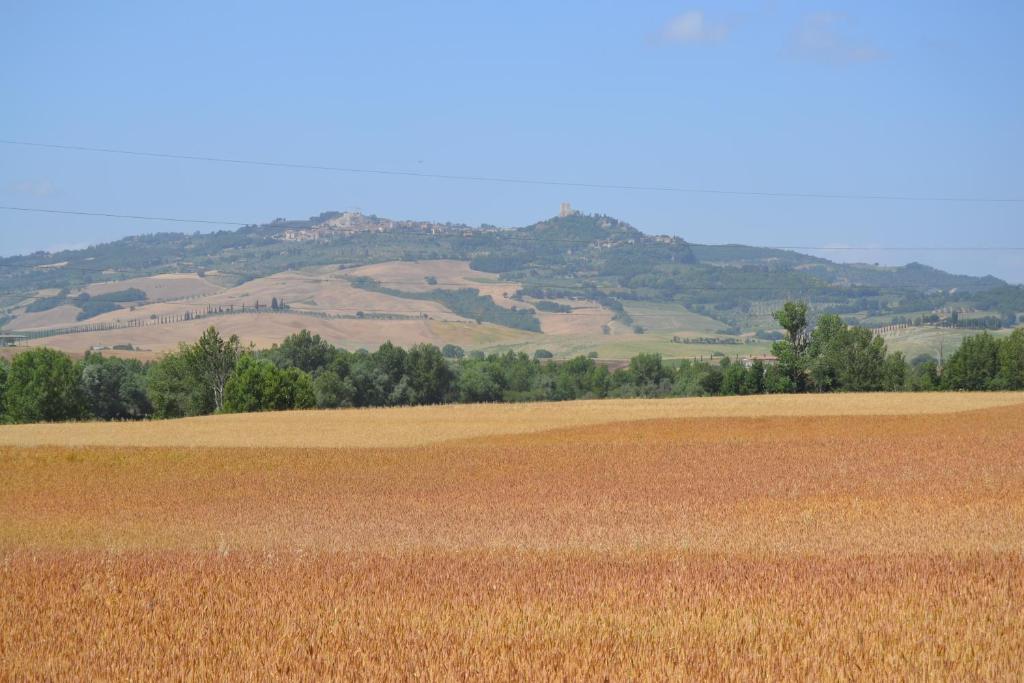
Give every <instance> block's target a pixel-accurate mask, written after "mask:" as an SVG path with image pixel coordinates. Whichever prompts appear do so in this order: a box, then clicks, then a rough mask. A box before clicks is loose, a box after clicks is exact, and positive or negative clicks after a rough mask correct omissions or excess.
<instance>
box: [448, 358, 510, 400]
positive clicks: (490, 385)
mask: <svg viewBox="0 0 1024 683" xmlns="http://www.w3.org/2000/svg"><path fill="white" fill-rule="evenodd" d="M456 386H457V389H458V396H459V402H461V403H493V402H494V401H500V400H501V398H502V393H503V391H504V389H503V387H502V385H501V382H500V381H499V379H498V377H497V376H496V373H495V372H494V370H493V369H492V368H491V367H490V364H489V363H487V362H486V361H483V362H480V361H477V362H472V361H471V362H468V363H466V364H465V365H463V366H462V368H461V371H460V372H459V376H458V383H457V385H456Z"/></svg>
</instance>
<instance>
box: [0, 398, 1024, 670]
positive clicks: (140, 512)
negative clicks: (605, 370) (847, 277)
mask: <svg viewBox="0 0 1024 683" xmlns="http://www.w3.org/2000/svg"><path fill="white" fill-rule="evenodd" d="M769 398H778V399H780V400H778V401H775V400H768V399H767V398H766V399H765V400H760V397H759V398H758V399H757V400H745V399H716V400H709V401H706V402H704V403H701V402H698V401H621V402H619V401H606V402H579V403H568V404H538V405H532V406H450V407H437V408H413V409H390V410H377V411H369V410H368V411H334V412H319V413H317V412H306V413H294V414H281V415H266V414H265V415H247V416H230V417H229V416H224V417H213V418H203V419H202V420H185V421H177V422H166V423H154V424H150V425H131V424H124V425H106V424H104V425H92V424H83V425H44V426H35V427H33V428H22V427H18V428H11V427H3V428H0V481H2V482H3V485H2V487H0V677H2V678H5V679H33V678H34V679H42V680H49V679H55V678H57V679H69V678H70V679H96V678H100V679H123V678H130V679H151V678H176V679H178V678H189V679H223V678H233V679H238V678H244V679H265V678H274V677H281V678H301V679H321V678H337V679H346V680H348V679H355V680H367V679H373V680H381V679H385V680H407V679H413V678H419V679H425V680H452V679H456V680H466V679H470V680H494V679H499V680H508V679H513V680H550V679H558V680H595V679H597V680H604V679H609V680H665V679H707V678H714V679H721V678H731V679H760V680H779V679H790V680H791V679H815V680H818V679H837V678H839V679H850V678H857V679H862V678H871V679H905V678H914V679H950V680H964V679H986V680H1019V679H1020V677H1021V676H1022V674H1024V668H1022V665H1021V663H1020V662H1021V660H1022V659H1024V447H1022V446H1021V444H1024V396H1021V395H1016V396H1015V395H1011V394H986V395H974V394H956V395H951V394H950V395H927V396H925V395H921V396H918V395H914V396H893V397H892V399H891V400H890V399H888V398H886V397H883V396H822V397H815V396H799V397H769ZM602 408H603V409H602ZM359 425H363V426H362V427H360V426H359ZM149 430H153V431H152V432H151V431H149ZM118 432H120V435H121V437H122V438H121V440H120V441H117V440H116V437H117V435H118ZM190 435H191V440H189V436H190Z"/></svg>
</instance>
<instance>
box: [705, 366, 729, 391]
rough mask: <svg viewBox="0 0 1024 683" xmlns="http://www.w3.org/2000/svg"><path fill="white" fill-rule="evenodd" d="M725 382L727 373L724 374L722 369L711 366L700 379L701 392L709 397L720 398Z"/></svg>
mask: <svg viewBox="0 0 1024 683" xmlns="http://www.w3.org/2000/svg"><path fill="white" fill-rule="evenodd" d="M724 381H725V373H724V372H722V368H720V367H714V366H709V367H708V369H707V371H706V372H705V373H704V374H703V376H701V378H700V388H701V391H702V392H703V393H704V394H706V395H708V396H718V395H719V394H721V393H722V383H723V382H724Z"/></svg>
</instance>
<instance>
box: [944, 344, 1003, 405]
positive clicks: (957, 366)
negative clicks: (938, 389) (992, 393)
mask: <svg viewBox="0 0 1024 683" xmlns="http://www.w3.org/2000/svg"><path fill="white" fill-rule="evenodd" d="M998 371H999V344H998V343H997V342H996V339H995V337H993V336H992V335H991V334H989V333H988V332H982V333H981V334H978V335H974V336H973V337H966V338H965V339H964V340H963V342H962V343H961V344H960V348H958V349H957V350H956V351H955V352H954V353H953V355H952V356H950V357H949V360H948V361H947V362H946V365H945V367H943V368H942V387H943V388H944V389H960V390H967V391H984V390H986V389H990V388H991V386H990V385H991V384H992V381H993V380H994V379H995V377H996V373H997V372H998Z"/></svg>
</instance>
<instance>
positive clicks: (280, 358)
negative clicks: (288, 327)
mask: <svg viewBox="0 0 1024 683" xmlns="http://www.w3.org/2000/svg"><path fill="white" fill-rule="evenodd" d="M338 353H339V351H338V349H336V348H334V346H332V345H331V344H330V342H328V341H327V340H325V339H323V338H321V337H320V335H319V334H311V333H310V332H309V330H300V331H299V332H296V333H295V334H292V335H289V336H288V337H285V339H284V341H282V342H281V343H280V344H275V345H274V346H272V347H270V349H269V350H267V351H266V352H265V354H264V355H265V356H266V357H267V358H269V359H270V360H271V361H273V362H274V364H275V365H277V367H279V368H298V369H299V370H302V371H303V372H308V373H309V374H311V375H315V374H316V373H317V372H319V371H320V370H323V369H324V368H326V367H327V366H328V365H329V364H330V363H331V361H333V360H334V358H335V357H336V356H337V355H338Z"/></svg>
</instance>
